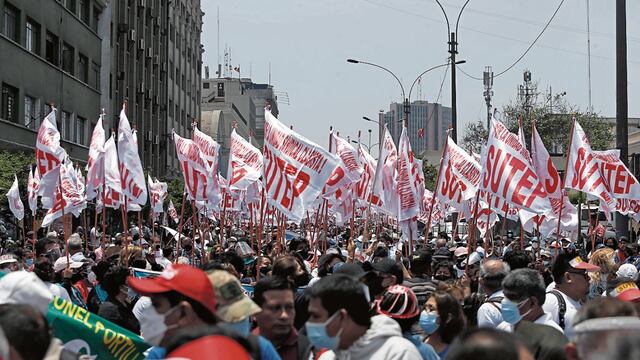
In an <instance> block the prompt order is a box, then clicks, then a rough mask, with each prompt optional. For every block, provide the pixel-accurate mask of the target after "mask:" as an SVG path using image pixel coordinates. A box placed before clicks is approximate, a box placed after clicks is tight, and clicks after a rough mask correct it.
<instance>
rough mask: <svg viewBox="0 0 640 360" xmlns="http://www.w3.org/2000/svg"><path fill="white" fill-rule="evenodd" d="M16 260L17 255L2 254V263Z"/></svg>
mask: <svg viewBox="0 0 640 360" xmlns="http://www.w3.org/2000/svg"><path fill="white" fill-rule="evenodd" d="M15 262H18V260H16V257H15V256H13V255H11V254H5V255H2V256H0V265H4V264H9V263H15Z"/></svg>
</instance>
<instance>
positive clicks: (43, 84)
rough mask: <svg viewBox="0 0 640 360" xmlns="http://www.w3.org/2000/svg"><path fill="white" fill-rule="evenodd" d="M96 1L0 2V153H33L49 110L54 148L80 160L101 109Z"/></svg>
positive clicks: (98, 7)
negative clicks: (57, 143) (53, 115)
mask: <svg viewBox="0 0 640 360" xmlns="http://www.w3.org/2000/svg"><path fill="white" fill-rule="evenodd" d="M105 7H106V3H105V1H102V0H78V1H71V0H67V1H56V0H41V1H18V0H0V9H1V11H2V14H1V16H0V64H2V65H1V66H0V83H1V86H2V97H1V98H0V148H2V149H9V150H18V151H21V150H24V151H33V150H34V149H35V143H36V134H37V131H38V128H39V126H40V123H41V122H42V119H43V118H44V117H45V116H46V115H47V114H48V113H49V112H50V109H51V107H50V106H51V105H55V106H56V108H57V109H58V110H59V111H58V117H57V125H58V129H59V131H60V135H61V140H62V141H61V143H62V146H63V147H64V148H65V149H66V151H67V153H68V154H69V156H70V157H71V159H72V160H74V161H78V162H85V161H86V159H87V152H88V145H89V139H90V136H91V129H92V128H93V125H94V124H95V123H96V121H97V119H98V116H99V113H100V107H101V106H100V105H101V100H100V96H101V86H102V85H103V84H102V82H101V77H100V73H101V71H102V51H101V46H102V43H101V38H100V35H99V33H98V27H99V19H100V17H101V16H102V13H103V12H104V10H105Z"/></svg>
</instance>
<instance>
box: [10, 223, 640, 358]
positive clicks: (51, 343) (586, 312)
mask: <svg viewBox="0 0 640 360" xmlns="http://www.w3.org/2000/svg"><path fill="white" fill-rule="evenodd" d="M288 227H289V229H288V233H291V234H294V236H292V238H291V239H286V237H285V236H282V237H278V236H275V234H274V233H273V232H268V231H267V232H265V240H264V241H263V244H261V245H262V246H260V247H259V248H260V249H258V246H257V243H256V239H255V237H254V236H253V235H254V234H249V233H248V232H246V231H245V230H243V229H242V227H232V226H230V227H226V228H225V229H224V232H221V230H220V228H218V227H215V225H212V226H211V227H210V228H209V229H208V231H206V232H205V234H206V235H205V236H204V238H200V236H198V235H195V236H193V237H192V236H191V235H192V233H191V232H190V231H189V230H185V231H184V233H183V234H179V235H175V236H174V235H173V233H172V232H168V231H163V230H160V229H161V228H160V227H158V228H157V229H155V230H151V229H149V228H148V227H147V226H142V227H141V228H139V227H137V226H135V224H131V225H130V228H129V230H128V231H127V233H117V234H113V235H111V234H102V233H101V232H100V228H92V229H90V230H89V231H88V235H85V231H84V229H82V228H78V229H76V231H75V232H73V233H72V234H68V235H67V236H64V235H63V234H62V233H57V232H53V231H52V232H49V233H47V234H41V235H43V236H40V238H38V239H37V241H35V243H33V242H31V241H30V240H26V241H24V242H23V243H22V244H21V246H14V247H5V248H3V249H2V255H1V256H0V272H1V273H0V276H2V277H1V278H0V330H1V331H0V359H25V360H31V359H34V360H35V359H73V358H87V355H90V354H86V353H82V351H79V350H78V348H77V347H75V348H74V347H73V346H69V344H64V343H63V342H62V341H60V339H57V338H55V337H54V336H52V327H55V326H56V324H55V323H54V324H50V322H49V321H48V319H47V311H48V306H49V305H48V302H49V301H51V299H52V298H54V297H57V298H60V299H64V300H66V301H68V302H70V303H72V304H74V305H76V306H78V307H80V308H82V309H85V310H86V311H88V312H90V313H92V314H95V315H97V316H99V317H100V318H102V319H104V320H107V321H109V322H111V323H114V324H116V325H117V326H119V327H121V328H123V329H126V330H128V331H130V332H131V333H132V334H135V335H139V336H140V337H141V338H142V339H143V340H144V342H145V343H146V344H147V345H148V349H147V350H146V351H145V353H144V356H145V357H146V358H147V359H165V358H189V359H205V358H206V359H232V358H233V359H236V358H237V359H245V358H246V359H248V358H252V359H268V360H271V359H283V360H294V359H299V360H302V359H304V360H306V359H319V360H328V359H352V360H355V359H428V360H435V359H447V360H460V359H474V360H484V359H487V360H489V359H491V360H494V359H500V360H511V359H514V360H515V359H522V360H524V359H569V360H592V359H593V360H599V359H602V360H604V359H640V332H639V330H640V289H638V285H637V281H638V266H639V265H640V256H639V255H638V245H637V244H635V243H631V242H629V241H628V240H627V239H625V238H617V239H616V238H606V239H605V238H604V237H601V236H598V235H596V234H593V236H594V238H593V239H580V240H579V241H569V240H568V239H561V240H557V241H556V240H554V241H549V242H548V244H547V242H544V241H539V239H537V238H535V237H532V238H525V239H519V238H517V237H512V236H506V237H503V238H500V237H499V236H496V237H495V238H494V239H493V240H491V243H490V244H483V242H482V240H481V239H478V240H476V241H475V242H474V244H473V246H471V244H467V243H466V241H465V240H462V239H460V238H458V237H457V236H456V237H454V238H451V237H450V236H449V234H447V233H439V234H437V235H434V236H432V237H430V238H428V239H427V240H426V241H424V240H421V241H414V242H413V244H412V245H413V248H411V249H408V248H407V245H406V244H405V246H404V248H403V247H401V246H399V245H398V244H399V239H397V237H396V234H394V233H393V231H392V230H391V229H381V231H378V232H376V233H375V234H373V235H372V238H371V239H370V240H368V241H367V240H365V239H364V238H363V237H362V236H357V237H356V236H353V237H352V236H350V234H349V229H342V230H343V231H342V232H341V229H338V228H333V229H331V232H330V233H329V236H326V234H320V236H319V238H320V239H321V242H320V243H316V242H315V241H313V240H311V241H310V236H309V234H308V233H307V232H306V231H304V230H305V229H307V227H298V226H296V225H295V224H289V225H288ZM195 233H197V232H195ZM305 234H306V235H305ZM32 235H33V234H27V236H26V238H27V239H31V237H32ZM272 235H273V236H272ZM331 235H334V236H331ZM85 236H87V237H88V238H87V239H85V238H84V237H85ZM591 240H593V243H592V242H591ZM314 244H318V246H317V248H315V246H313V245H314ZM485 245H486V246H485ZM591 247H593V248H591ZM259 250H260V252H259ZM137 270H140V271H143V272H144V274H145V275H144V276H140V275H137V273H136V271H137ZM35 287H38V289H44V291H46V292H47V295H46V296H44V297H43V296H41V294H42V291H43V290H39V292H36V291H35V290H30V289H32V288H35ZM43 299H44V300H43ZM75 336H76V337H77V338H79V339H82V338H83V334H82V333H79V334H75Z"/></svg>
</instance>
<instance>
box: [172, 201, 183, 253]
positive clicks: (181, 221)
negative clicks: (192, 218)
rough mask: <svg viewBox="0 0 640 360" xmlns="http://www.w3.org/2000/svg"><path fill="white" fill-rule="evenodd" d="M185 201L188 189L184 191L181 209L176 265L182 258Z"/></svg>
mask: <svg viewBox="0 0 640 360" xmlns="http://www.w3.org/2000/svg"><path fill="white" fill-rule="evenodd" d="M185 200H186V189H183V190H182V206H181V207H180V220H179V222H178V240H177V243H176V256H175V259H173V262H174V263H177V262H178V258H179V257H180V245H181V244H180V240H181V237H182V225H184V224H183V222H184V221H183V220H182V219H183V216H184V202H185Z"/></svg>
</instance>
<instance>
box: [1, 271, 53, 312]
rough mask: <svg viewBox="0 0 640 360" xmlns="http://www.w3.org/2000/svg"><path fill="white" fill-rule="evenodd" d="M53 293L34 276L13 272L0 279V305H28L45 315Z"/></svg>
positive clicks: (23, 272)
mask: <svg viewBox="0 0 640 360" xmlns="http://www.w3.org/2000/svg"><path fill="white" fill-rule="evenodd" d="M51 300H53V293H51V291H50V290H49V288H47V285H45V284H44V283H43V282H42V280H40V279H39V278H38V277H37V276H36V274H34V273H31V272H27V271H14V272H11V273H8V274H7V275H5V276H3V277H2V278H1V279H0V304H28V305H31V306H33V307H35V308H36V309H38V310H40V312H41V313H42V314H47V311H48V309H49V303H50V302H51Z"/></svg>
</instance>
